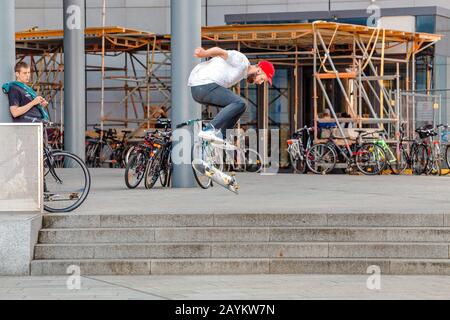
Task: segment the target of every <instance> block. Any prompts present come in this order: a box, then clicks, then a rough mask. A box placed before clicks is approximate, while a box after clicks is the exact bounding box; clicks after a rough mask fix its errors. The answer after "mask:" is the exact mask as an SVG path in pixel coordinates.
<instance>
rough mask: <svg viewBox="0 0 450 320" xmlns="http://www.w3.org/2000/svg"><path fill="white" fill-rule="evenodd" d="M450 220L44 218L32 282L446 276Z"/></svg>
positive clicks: (365, 216) (365, 217) (260, 216)
mask: <svg viewBox="0 0 450 320" xmlns="http://www.w3.org/2000/svg"><path fill="white" fill-rule="evenodd" d="M449 254H450V214H421V215H419V214H227V215H223V214H199V215H179V214H173V215H47V216H45V217H44V221H43V229H42V230H41V231H40V234H39V242H38V244H37V245H36V248H35V253H34V259H35V260H34V261H32V263H31V275H34V276H38V275H39V276H41V275H66V274H67V268H68V267H69V266H71V265H79V266H80V267H81V273H82V274H83V275H149V274H155V275H162V274H164V275H169V274H366V272H367V268H368V267H369V266H372V265H377V266H379V267H380V268H381V271H382V273H383V274H397V275H410V274H414V275H425V274H430V275H431V274H432V275H450V256H449Z"/></svg>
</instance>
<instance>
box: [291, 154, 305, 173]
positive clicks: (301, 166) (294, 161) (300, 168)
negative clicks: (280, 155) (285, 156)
mask: <svg viewBox="0 0 450 320" xmlns="http://www.w3.org/2000/svg"><path fill="white" fill-rule="evenodd" d="M289 161H290V162H291V165H292V168H293V169H294V173H296V174H304V173H306V160H305V159H300V155H293V154H291V153H289Z"/></svg>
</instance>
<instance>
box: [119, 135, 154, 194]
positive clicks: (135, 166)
mask: <svg viewBox="0 0 450 320" xmlns="http://www.w3.org/2000/svg"><path fill="white" fill-rule="evenodd" d="M156 134H157V131H146V132H145V137H144V142H143V143H142V144H140V145H137V146H133V149H132V150H130V153H128V154H127V157H128V158H129V160H128V161H127V165H126V168H125V184H126V186H127V187H128V188H129V189H136V188H137V187H138V186H139V185H140V184H141V182H142V180H143V179H144V177H145V173H146V170H147V163H148V161H149V160H150V159H151V158H152V157H154V153H153V149H154V137H155V135H156Z"/></svg>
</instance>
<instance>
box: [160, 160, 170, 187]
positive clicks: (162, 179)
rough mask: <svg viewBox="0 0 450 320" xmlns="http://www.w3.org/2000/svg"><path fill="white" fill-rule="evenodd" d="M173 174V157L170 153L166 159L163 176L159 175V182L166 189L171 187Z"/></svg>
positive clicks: (162, 171)
mask: <svg viewBox="0 0 450 320" xmlns="http://www.w3.org/2000/svg"><path fill="white" fill-rule="evenodd" d="M171 173H172V156H171V154H170V153H169V154H168V155H167V156H166V159H164V162H163V166H162V170H161V174H160V175H159V181H160V182H161V185H162V186H163V187H164V188H167V187H170V179H171V175H172V174H171Z"/></svg>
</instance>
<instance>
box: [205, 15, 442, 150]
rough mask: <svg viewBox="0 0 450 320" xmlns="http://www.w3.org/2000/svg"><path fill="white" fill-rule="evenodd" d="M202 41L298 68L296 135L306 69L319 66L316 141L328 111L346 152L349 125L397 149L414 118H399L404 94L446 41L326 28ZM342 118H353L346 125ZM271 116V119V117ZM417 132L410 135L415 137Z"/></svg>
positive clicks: (230, 30) (258, 28)
mask: <svg viewBox="0 0 450 320" xmlns="http://www.w3.org/2000/svg"><path fill="white" fill-rule="evenodd" d="M203 38H204V42H205V43H206V44H208V45H210V46H215V45H219V46H222V47H227V48H233V49H238V48H239V49H240V50H241V51H242V52H244V53H245V54H246V55H247V56H249V57H251V58H252V59H253V60H258V59H261V58H265V59H268V60H271V61H272V62H273V63H274V64H278V65H280V66H289V67H291V68H292V69H293V70H294V80H293V83H291V87H292V88H293V90H294V95H293V97H294V98H293V100H294V103H293V107H294V129H297V128H298V113H299V104H300V100H301V99H300V96H299V95H300V94H299V90H300V88H299V81H301V78H300V76H299V66H312V70H313V72H312V75H311V76H312V77H313V99H312V100H313V101H312V105H313V107H312V108H313V113H314V116H313V121H314V127H315V129H316V130H315V140H316V142H318V141H320V140H321V139H320V136H318V132H319V130H318V127H319V124H320V123H321V122H322V120H321V119H320V116H319V113H320V112H323V111H324V109H325V108H327V109H329V110H330V112H331V114H332V117H333V119H332V120H333V122H334V123H335V124H336V126H337V128H338V131H339V133H340V134H341V136H342V138H343V140H344V143H345V145H347V146H349V144H350V142H349V141H347V139H346V137H347V136H348V133H347V132H346V130H345V128H344V127H345V126H347V125H346V124H349V123H351V124H352V127H353V128H371V127H377V128H380V129H385V130H386V132H387V133H388V134H389V136H390V138H391V139H392V140H393V141H394V140H396V139H397V137H398V133H399V129H400V123H402V122H405V123H407V124H409V123H411V121H410V119H409V117H411V115H410V114H408V112H403V110H400V108H401V106H402V104H401V103H400V100H401V99H400V96H401V92H402V91H414V90H415V80H414V79H415V77H416V64H415V59H416V56H417V55H418V54H420V53H421V52H423V51H425V50H427V49H429V48H432V46H433V45H434V44H436V43H437V42H438V41H439V40H441V36H440V35H435V34H424V33H409V32H403V31H396V30H387V29H382V28H370V27H366V26H360V25H350V24H339V23H333V22H323V21H317V22H314V23H306V24H284V25H230V26H223V27H207V28H204V30H203ZM429 81H431V79H429ZM330 88H333V90H330ZM264 91H265V98H264V99H265V103H263V104H261V107H264V108H265V109H266V108H268V103H267V101H268V99H269V97H268V96H267V90H264ZM336 96H339V97H341V99H336ZM411 99H414V95H413V96H411ZM339 113H346V114H347V115H349V116H346V117H345V118H343V117H339ZM264 115H265V117H268V112H267V110H264ZM402 117H406V118H402ZM266 120H267V119H266ZM269 120H270V119H269ZM327 121H330V120H327ZM265 126H267V123H266V124H265ZM411 129H412V128H409V127H408V130H409V132H410V131H411ZM265 140H266V143H267V138H266V139H265Z"/></svg>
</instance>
